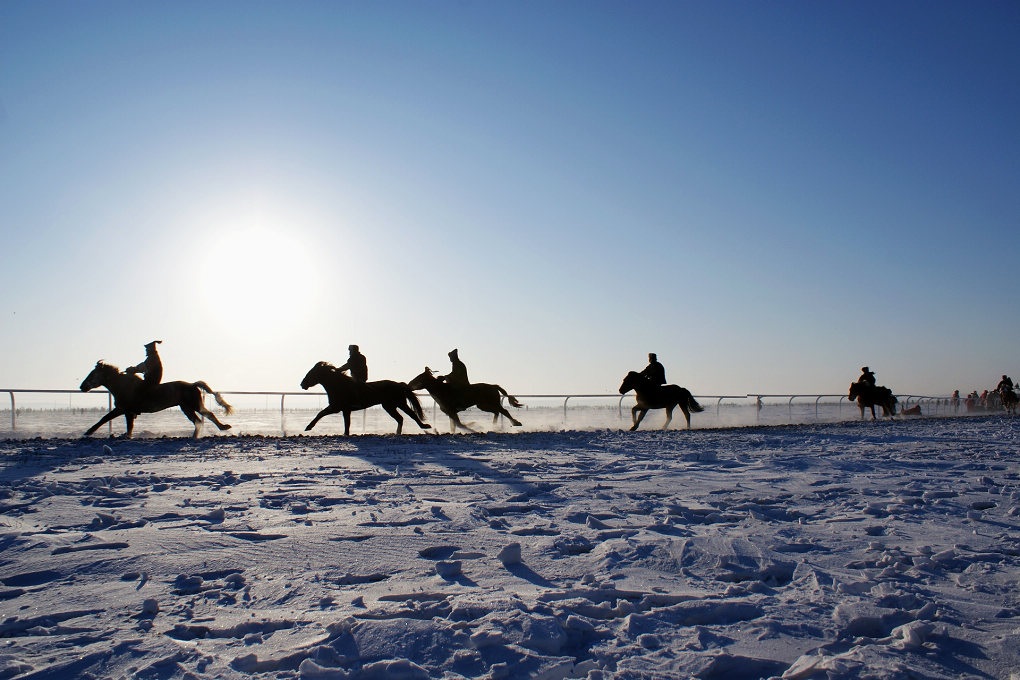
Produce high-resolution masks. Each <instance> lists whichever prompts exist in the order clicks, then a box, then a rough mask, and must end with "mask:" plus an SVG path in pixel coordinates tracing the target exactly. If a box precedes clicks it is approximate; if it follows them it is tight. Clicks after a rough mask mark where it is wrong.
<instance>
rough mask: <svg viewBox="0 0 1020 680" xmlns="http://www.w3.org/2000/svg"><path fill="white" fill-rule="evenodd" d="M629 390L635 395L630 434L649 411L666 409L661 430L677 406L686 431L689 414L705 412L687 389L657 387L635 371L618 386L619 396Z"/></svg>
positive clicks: (689, 424) (665, 386)
mask: <svg viewBox="0 0 1020 680" xmlns="http://www.w3.org/2000/svg"><path fill="white" fill-rule="evenodd" d="M631 390H634V394H635V395H637V404H636V405H635V406H634V408H632V409H631V410H630V412H631V418H632V420H633V421H634V425H633V426H632V427H631V428H630V430H631V432H633V431H634V430H636V429H637V428H638V425H640V424H641V420H642V419H643V418H644V417H645V414H646V413H648V411H649V409H653V408H664V409H666V423H665V424H664V425H663V426H662V429H663V430H665V429H666V428H668V427H669V424H670V422H671V421H672V420H673V409H674V408H676V407H677V406H679V407H680V410H681V411H683V412H684V418H685V419H686V420H687V429H688V430H689V429H691V413H701V412H702V411H704V410H705V409H704V408H702V406H701V404H699V403H698V402H697V401H696V400H695V399H694V396H693V395H692V394H691V393H690V391H688V390H687V388H685V387H680V386H679V385H657V384H655V381H653V380H650V379H649V378H646V377H645V376H643V375H641V374H640V373H637V372H636V371H631V372H630V373H628V374H627V375H626V377H624V379H623V383H622V384H621V385H620V394H627V392H630V391H631Z"/></svg>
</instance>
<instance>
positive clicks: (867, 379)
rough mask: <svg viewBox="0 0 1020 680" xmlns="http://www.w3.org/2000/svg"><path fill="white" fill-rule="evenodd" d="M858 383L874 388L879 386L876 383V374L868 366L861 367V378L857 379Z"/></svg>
mask: <svg viewBox="0 0 1020 680" xmlns="http://www.w3.org/2000/svg"><path fill="white" fill-rule="evenodd" d="M857 382H859V383H861V384H862V385H871V386H872V387H874V386H875V385H876V384H878V383H876V382H875V372H874V371H872V370H871V369H869V368H868V367H867V366H862V367H861V377H860V378H858V379H857Z"/></svg>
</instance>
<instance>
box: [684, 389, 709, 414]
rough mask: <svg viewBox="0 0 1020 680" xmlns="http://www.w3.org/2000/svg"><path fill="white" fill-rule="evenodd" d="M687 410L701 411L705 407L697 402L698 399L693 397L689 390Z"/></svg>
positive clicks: (692, 411)
mask: <svg viewBox="0 0 1020 680" xmlns="http://www.w3.org/2000/svg"><path fill="white" fill-rule="evenodd" d="M687 410H688V411H690V412H691V413H701V412H702V411H704V410H705V407H704V406H702V405H701V404H699V403H698V400H697V399H695V398H694V395H693V394H691V393H690V392H688V393H687Z"/></svg>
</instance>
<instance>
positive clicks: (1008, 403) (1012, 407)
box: [999, 387, 1020, 416]
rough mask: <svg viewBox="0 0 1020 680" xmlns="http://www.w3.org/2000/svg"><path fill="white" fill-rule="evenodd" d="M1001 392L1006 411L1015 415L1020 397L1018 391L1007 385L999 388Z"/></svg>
mask: <svg viewBox="0 0 1020 680" xmlns="http://www.w3.org/2000/svg"><path fill="white" fill-rule="evenodd" d="M999 394H1000V395H1001V396H1002V406H1003V408H1005V409H1006V413H1008V414H1010V415H1012V416H1015V415H1016V407H1017V402H1018V401H1020V398H1018V397H1017V395H1016V392H1014V391H1013V390H1011V389H1008V388H1006V387H1003V388H1002V389H1001V390H999Z"/></svg>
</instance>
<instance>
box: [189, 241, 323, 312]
mask: <svg viewBox="0 0 1020 680" xmlns="http://www.w3.org/2000/svg"><path fill="white" fill-rule="evenodd" d="M299 234H300V232H297V231H295V230H293V229H289V230H283V229H270V228H267V227H264V226H254V227H250V228H247V229H245V228H235V229H230V230H227V231H224V232H222V233H221V234H220V235H219V236H218V237H217V238H215V239H214V240H213V242H212V244H211V247H210V248H209V249H208V252H207V260H206V267H205V269H204V271H203V276H207V277H208V282H209V283H210V284H211V286H212V288H213V290H214V291H215V294H216V295H217V296H218V297H219V301H220V302H221V303H223V305H222V306H220V307H219V309H220V310H223V309H226V310H228V313H229V316H230V317H232V318H233V319H234V320H235V321H236V320H237V318H238V317H242V318H244V317H248V318H260V317H264V316H265V315H266V314H272V315H274V316H277V315H280V314H281V313H282V314H284V315H285V316H290V315H292V314H300V313H302V312H303V311H304V310H306V309H307V307H308V305H309V303H310V300H311V297H312V295H314V291H315V269H316V267H315V265H314V262H313V260H314V256H313V252H314V249H313V248H312V244H310V243H305V242H302V241H301V240H300V236H299Z"/></svg>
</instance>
